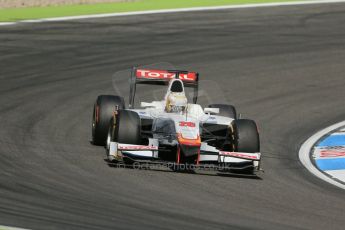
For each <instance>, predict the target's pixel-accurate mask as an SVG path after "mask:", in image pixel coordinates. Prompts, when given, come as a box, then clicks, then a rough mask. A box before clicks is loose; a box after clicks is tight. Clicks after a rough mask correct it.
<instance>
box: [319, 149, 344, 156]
mask: <svg viewBox="0 0 345 230" xmlns="http://www.w3.org/2000/svg"><path fill="white" fill-rule="evenodd" d="M320 157H345V149H342V150H322V151H321V152H320Z"/></svg>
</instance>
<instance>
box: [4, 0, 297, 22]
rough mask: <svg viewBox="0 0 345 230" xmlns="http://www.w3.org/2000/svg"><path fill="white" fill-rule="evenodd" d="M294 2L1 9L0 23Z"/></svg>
mask: <svg viewBox="0 0 345 230" xmlns="http://www.w3.org/2000/svg"><path fill="white" fill-rule="evenodd" d="M283 1H293V0H138V1H135V2H123V3H100V4H90V5H68V6H51V7H33V8H16V9H1V10H0V22H13V21H20V20H26V19H39V18H51V17H65V16H77V15H87V14H102V13H117V12H130V11H144V10H158V9H173V8H184V7H198V6H221V5H235V4H246V3H267V2H283Z"/></svg>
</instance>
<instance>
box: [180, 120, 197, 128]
mask: <svg viewBox="0 0 345 230" xmlns="http://www.w3.org/2000/svg"><path fill="white" fill-rule="evenodd" d="M179 125H180V126H181V127H191V128H195V123H194V122H190V121H180V123H179Z"/></svg>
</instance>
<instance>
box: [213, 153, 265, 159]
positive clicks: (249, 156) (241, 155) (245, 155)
mask: <svg viewBox="0 0 345 230" xmlns="http://www.w3.org/2000/svg"><path fill="white" fill-rule="evenodd" d="M220 155H221V156H231V157H238V158H244V159H251V160H259V159H260V157H259V156H258V154H249V153H236V152H223V151H220Z"/></svg>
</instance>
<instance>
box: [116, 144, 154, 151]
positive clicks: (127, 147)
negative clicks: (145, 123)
mask: <svg viewBox="0 0 345 230" xmlns="http://www.w3.org/2000/svg"><path fill="white" fill-rule="evenodd" d="M117 149H118V150H133V151H135V150H158V147H157V146H144V145H141V146H139V145H119V146H118V147H117Z"/></svg>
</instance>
